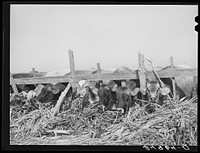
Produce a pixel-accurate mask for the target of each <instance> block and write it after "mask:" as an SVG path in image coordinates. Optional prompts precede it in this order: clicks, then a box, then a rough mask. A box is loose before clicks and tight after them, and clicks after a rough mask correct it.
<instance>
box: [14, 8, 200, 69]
mask: <svg viewBox="0 0 200 153" xmlns="http://www.w3.org/2000/svg"><path fill="white" fill-rule="evenodd" d="M197 15H198V5H169V6H167V5H11V21H10V71H11V72H12V73H17V72H29V71H31V69H32V68H33V67H34V68H35V69H36V70H37V71H50V70H61V69H69V57H68V49H71V50H73V52H74V58H75V63H76V69H90V68H91V67H96V63H98V62H99V63H100V64H101V67H102V68H109V67H119V66H127V67H136V68H137V67H138V58H137V57H138V52H141V53H143V54H144V56H145V57H146V58H149V59H153V64H154V66H162V67H164V66H167V65H169V62H170V60H169V58H170V56H173V58H174V64H177V65H180V64H187V65H190V66H192V67H197V45H198V43H197V35H198V34H197V32H195V30H194V27H195V25H196V23H195V20H194V18H195V16H197Z"/></svg>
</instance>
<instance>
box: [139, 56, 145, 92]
mask: <svg viewBox="0 0 200 153" xmlns="http://www.w3.org/2000/svg"><path fill="white" fill-rule="evenodd" d="M138 63H139V71H138V76H139V80H140V90H141V93H142V95H144V94H145V89H146V76H145V73H144V71H145V70H144V55H142V54H140V53H138ZM142 91H144V92H142Z"/></svg>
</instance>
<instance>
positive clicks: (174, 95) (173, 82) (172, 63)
mask: <svg viewBox="0 0 200 153" xmlns="http://www.w3.org/2000/svg"><path fill="white" fill-rule="evenodd" d="M170 66H171V69H174V60H173V57H172V56H171V57H170ZM172 87H173V99H174V100H175V99H176V85H175V77H172Z"/></svg>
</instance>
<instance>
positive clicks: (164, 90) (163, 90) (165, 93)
mask: <svg viewBox="0 0 200 153" xmlns="http://www.w3.org/2000/svg"><path fill="white" fill-rule="evenodd" d="M160 93H161V94H162V95H164V96H165V95H167V94H169V93H170V89H169V88H167V87H164V88H161V89H160Z"/></svg>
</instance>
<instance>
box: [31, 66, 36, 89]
mask: <svg viewBox="0 0 200 153" xmlns="http://www.w3.org/2000/svg"><path fill="white" fill-rule="evenodd" d="M32 73H33V77H34V78H35V77H36V72H35V68H32ZM34 85H35V87H36V86H37V84H36V83H34Z"/></svg>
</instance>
